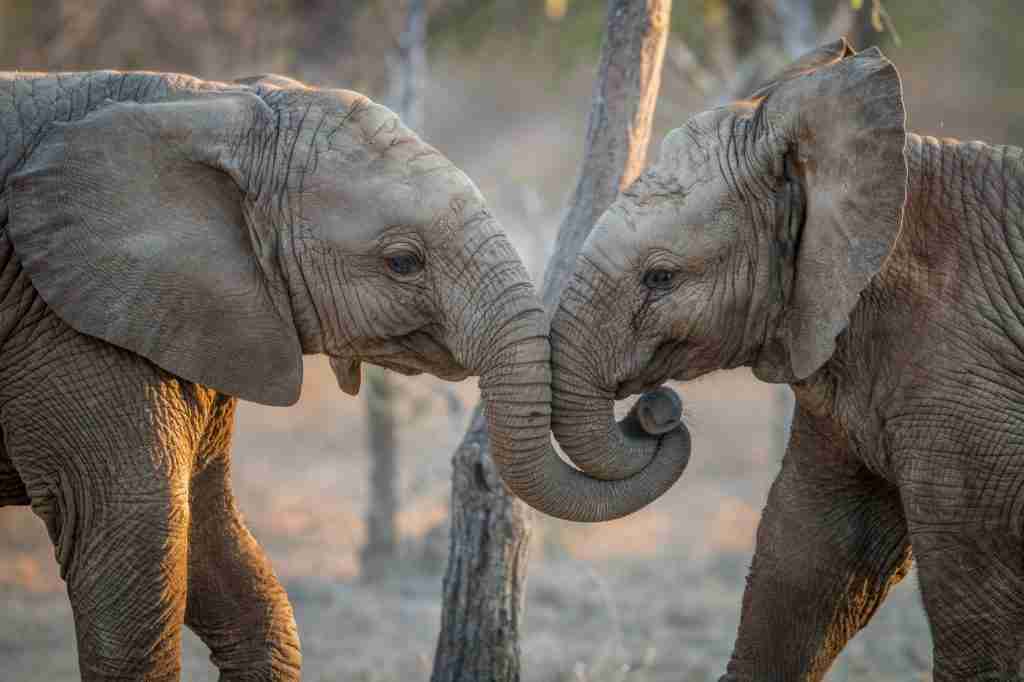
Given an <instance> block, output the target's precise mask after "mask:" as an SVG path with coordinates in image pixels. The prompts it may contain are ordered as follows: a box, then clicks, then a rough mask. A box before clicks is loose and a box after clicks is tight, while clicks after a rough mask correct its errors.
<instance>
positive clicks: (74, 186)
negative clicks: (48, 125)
mask: <svg viewBox="0 0 1024 682" xmlns="http://www.w3.org/2000/svg"><path fill="white" fill-rule="evenodd" d="M270 115H271V114H270V110H269V109H268V108H267V106H266V104H264V103H263V101H262V100H260V99H259V98H258V97H256V96H255V95H252V94H250V93H246V92H236V93H218V94H215V95H202V96H197V97H194V98H191V99H186V100H175V101H166V102H160V103H150V104H134V103H132V104H129V103H109V104H107V105H106V106H105V107H103V108H102V109H99V110H97V111H96V112H93V113H92V114H90V115H88V116H86V117H85V118H83V119H81V120H79V121H77V122H73V123H67V124H62V125H58V126H57V127H56V129H55V130H54V131H53V132H52V134H49V135H48V136H47V137H46V138H45V139H44V140H43V141H42V142H41V143H40V145H39V146H38V147H37V148H36V149H35V150H34V151H33V152H32V155H31V156H30V158H29V159H28V160H27V161H26V163H25V165H24V167H23V168H21V169H20V170H19V172H18V173H17V174H16V175H15V176H14V177H13V178H12V181H11V186H10V190H9V202H10V207H9V211H10V220H9V227H8V230H9V233H10V235H11V239H12V240H13V243H14V248H15V251H16V252H17V255H18V257H19V259H20V261H21V263H22V265H23V267H24V268H25V270H26V272H27V273H28V275H29V277H30V278H31V280H32V283H33V285H34V286H35V288H36V289H37V290H38V291H39V293H40V295H41V296H42V297H43V300H45V301H46V303H47V305H49V306H50V307H51V308H52V309H53V310H54V311H55V312H56V313H57V315H59V316H60V317H61V318H62V319H63V320H64V321H65V322H67V323H68V324H70V325H71V326H72V327H74V328H75V329H77V330H78V331H80V332H82V333H84V334H89V335H91V336H95V337H98V338H101V339H103V340H105V341H108V342H110V343H112V344H115V345H118V346H121V347H123V348H126V349H128V350H131V351H133V352H135V353H138V354H139V355H141V356H143V357H145V358H148V359H149V360H151V361H152V362H154V363H155V364H157V365H159V366H160V367H162V368H163V369H165V370H167V371H169V372H172V373H173V374H176V375H178V376H180V377H182V378H184V379H187V380H189V381H193V382H196V383H199V384H203V385H206V386H209V387H211V388H214V389H217V390H219V391H223V392H224V393H228V394H231V395H236V396H239V397H241V398H244V399H247V400H252V401H255V402H260V403H265V404H269V405H288V404H291V403H294V402H295V401H296V400H297V399H298V396H299V390H300V387H301V383H302V350H301V347H300V344H299V339H298V335H297V332H296V330H295V325H294V322H293V321H292V317H291V311H290V304H289V302H288V297H287V294H286V290H285V287H284V284H283V283H282V282H281V281H280V279H279V275H278V274H277V272H278V271H277V266H276V264H275V260H276V256H275V237H274V234H273V231H272V230H270V229H267V228H261V227H260V226H259V224H257V223H254V222H253V221H251V220H249V219H248V217H249V214H250V213H251V212H250V211H249V210H248V208H247V207H249V206H250V205H251V204H250V203H248V202H247V201H245V200H244V197H243V192H244V189H245V188H246V187H247V182H246V178H245V176H244V174H243V173H242V171H241V168H240V167H241V165H242V164H241V163H240V162H239V161H238V157H239V155H240V154H244V153H245V152H244V151H242V150H244V149H245V148H247V146H249V145H251V149H250V150H249V151H251V152H253V154H254V155H259V153H260V151H261V150H260V149H259V148H258V144H257V142H256V139H255V138H256V137H258V131H259V130H260V129H261V127H262V126H263V125H265V123H266V120H267V119H268V117H270ZM268 129H269V128H268Z"/></svg>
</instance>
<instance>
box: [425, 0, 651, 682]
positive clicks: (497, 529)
mask: <svg viewBox="0 0 1024 682" xmlns="http://www.w3.org/2000/svg"><path fill="white" fill-rule="evenodd" d="M670 9H671V0H610V1H609V3H608V15H607V26H606V30H605V36H604V44H603V46H602V50H601V62H600V67H599V70H598V75H597V80H596V82H595V84H594V97H593V105H592V107H591V110H590V117H589V122H588V126H587V137H586V142H585V145H586V146H585V150H584V159H583V164H582V167H581V169H580V176H579V180H578V182H577V184H576V190H575V192H574V193H573V197H572V200H571V201H572V203H571V205H570V207H569V211H568V213H567V214H566V217H565V219H564V220H563V222H562V225H561V227H560V229H559V232H558V238H557V242H556V247H555V252H554V254H552V256H551V260H550V262H549V263H548V269H547V272H546V274H545V278H544V288H543V290H542V296H543V299H544V302H545V305H547V306H548V309H549V310H551V309H552V308H553V306H554V305H555V304H556V302H557V300H558V297H559V295H560V293H561V290H562V287H563V285H564V283H565V281H566V279H567V278H568V276H569V274H570V273H571V272H572V270H573V266H574V264H575V261H576V254H577V253H578V251H579V249H580V246H581V245H582V244H583V241H584V240H585V239H586V237H587V235H588V234H589V233H590V230H591V229H592V228H593V225H594V222H595V220H596V219H597V217H598V216H600V214H601V213H602V212H603V211H604V210H605V209H606V208H607V207H608V205H609V204H610V203H611V202H612V200H613V199H614V198H615V195H616V194H617V193H618V191H619V189H621V188H622V187H625V186H626V185H628V184H629V183H630V182H632V181H633V180H634V179H635V178H636V176H637V175H638V174H639V173H640V170H641V169H642V167H643V164H644V158H645V155H646V152H647V142H648V140H649V138H650V132H651V120H652V119H653V117H654V105H655V101H656V99H657V95H658V86H659V84H660V77H661V63H662V57H663V55H664V51H665V40H666V37H667V34H668V24H669V12H670ZM453 466H454V472H453V475H452V501H451V524H452V525H451V538H450V545H449V551H448V567H447V570H446V572H445V576H444V601H443V607H442V612H441V633H440V636H439V637H438V642H437V651H436V653H435V657H434V671H433V675H432V676H431V682H470V681H474V682H475V681H477V680H488V681H489V682H517V681H518V680H519V679H520V661H519V624H520V618H521V616H522V612H523V605H524V597H525V589H524V588H525V582H526V566H527V552H528V549H529V536H530V525H529V514H528V509H527V508H526V506H525V505H524V504H523V503H522V502H520V501H519V500H518V499H516V498H514V497H513V496H511V495H510V494H509V492H508V490H507V489H506V488H505V484H504V483H503V482H502V480H501V478H500V477H499V476H498V475H497V472H496V470H495V468H494V464H493V463H492V461H491V456H490V444H489V441H488V439H487V432H486V428H485V424H484V420H483V419H482V417H481V416H480V408H479V407H477V409H476V411H475V413H474V417H473V420H472V423H471V425H470V427H469V432H468V433H467V434H466V437H465V439H464V440H463V442H462V445H461V446H460V447H459V449H458V450H457V451H456V453H455V456H454V457H453Z"/></svg>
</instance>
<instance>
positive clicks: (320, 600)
mask: <svg viewBox="0 0 1024 682" xmlns="http://www.w3.org/2000/svg"><path fill="white" fill-rule="evenodd" d="M673 5H674V7H673V12H672V15H673V18H672V29H671V36H670V38H669V44H668V48H667V52H666V59H665V67H664V73H663V77H662V86H661V95H660V99H659V102H658V108H657V116H656V125H655V134H654V137H653V140H654V142H652V145H656V144H657V141H658V140H660V139H661V137H662V136H663V135H664V134H665V132H667V131H668V130H669V129H671V128H673V127H676V126H678V125H681V124H682V123H684V122H685V120H686V119H687V117H688V116H689V115H690V114H691V113H693V112H696V111H699V110H701V109H704V108H707V107H709V106H712V105H715V104H718V103H720V102H722V101H724V100H727V99H729V98H731V97H734V96H738V95H742V94H743V88H744V87H745V86H749V85H752V84H755V81H756V80H757V79H758V78H761V77H767V76H769V75H770V72H765V71H766V70H768V71H770V69H771V68H775V67H776V66H777V65H781V64H783V63H785V61H786V60H785V59H783V60H782V61H779V62H778V64H776V63H775V62H777V61H778V60H779V59H780V56H779V55H782V56H784V57H786V59H788V58H791V57H792V56H795V55H796V54H799V52H800V51H802V50H804V49H807V48H810V47H812V46H814V45H816V44H818V43H820V42H824V41H825V40H826V39H832V38H835V37H837V36H838V35H839V34H840V33H843V34H848V35H851V37H852V38H853V42H854V43H855V44H856V47H858V48H862V47H866V46H869V45H871V44H876V43H877V44H880V45H881V46H882V47H883V49H884V51H885V52H886V54H887V55H888V56H889V57H890V58H891V59H892V60H893V61H894V62H895V63H896V65H897V67H898V68H899V70H900V72H901V74H902V77H903V84H904V88H905V94H906V100H907V108H908V112H909V114H908V115H909V124H910V128H911V129H912V130H914V131H915V132H919V133H925V134H931V135H936V136H948V137H961V138H968V139H975V138H977V139H984V140H987V141H990V142H995V143H1008V144H1021V143H1024V116H1022V114H1021V112H1022V111H1024V69H1021V68H1020V65H1021V64H1022V63H1024V59H1022V58H1024V45H1022V44H1021V43H1020V41H1018V40H1017V39H1016V37H1017V36H1018V35H1019V33H1020V30H1021V29H1024V15H1022V14H1021V13H1020V11H1019V7H1018V6H1017V5H1018V3H1016V2H1013V1H1012V0H1002V1H999V0H976V1H975V2H971V3H962V2H953V0H889V1H887V2H884V4H883V5H882V6H881V8H880V9H875V8H876V7H878V5H877V3H873V2H872V0H864V1H863V2H857V1H856V0H854V2H851V1H850V0H807V1H806V2H803V3H801V2H783V1H782V0H760V1H759V0H675V2H674V3H673ZM858 6H859V7H860V9H859V10H858V11H855V10H854V7H858ZM404 7H405V0H361V1H359V0H352V1H350V2H344V1H339V0H334V1H330V0H224V1H216V2H215V1H213V0H140V1H139V2H131V3H129V2H120V1H115V0H106V1H103V0H81V1H75V0H0V69H9V70H13V69H19V70H82V69H98V68H114V69H146V70H159V71H179V72H186V73H191V74H194V75H198V76H200V77H203V78H208V79H231V78H237V77H241V76H247V75H253V74H257V73H265V72H276V73H280V74H284V75H288V76H291V77H294V78H298V79H300V80H304V81H307V82H309V83H312V84H316V85H324V86H334V87H346V88H351V89H356V90H360V91H362V92H365V93H366V94H368V95H370V96H371V97H373V98H375V99H378V100H380V101H383V102H385V103H390V104H392V105H393V106H394V105H395V102H394V101H392V100H393V95H392V93H393V92H395V88H394V81H395V78H396V75H395V74H396V64H397V62H396V59H397V54H398V42H399V35H400V33H401V31H402V26H403V17H404ZM426 10H427V16H428V24H427V32H426V35H427V64H428V66H427V69H426V75H425V87H424V90H423V100H422V119H421V122H420V123H419V125H418V126H417V128H418V130H419V132H420V133H421V135H422V136H423V137H424V138H426V139H427V140H428V141H429V142H431V143H432V144H434V145H435V146H437V147H438V148H439V149H440V150H441V151H442V152H443V153H445V154H446V155H447V156H449V157H450V158H451V159H452V160H453V161H454V162H455V163H456V164H457V165H459V166H461V167H462V168H463V169H464V170H465V171H466V172H467V173H468V174H469V175H470V176H471V177H472V178H474V179H475V181H476V182H477V184H478V185H479V186H480V188H481V190H482V191H483V193H484V195H485V196H486V197H487V198H488V200H489V202H490V204H491V207H492V209H493V211H494V213H495V214H496V215H497V216H498V218H500V220H501V221H502V222H503V223H504V226H505V228H506V229H507V231H508V232H509V233H510V235H511V237H512V239H513V241H514V243H515V245H516V246H517V248H518V249H519V250H520V253H521V254H522V255H523V257H524V259H525V260H526V261H527V263H528V265H529V267H530V268H531V271H532V272H533V273H534V275H535V277H537V278H538V279H539V277H540V275H541V273H542V270H543V266H544V264H545V262H546V260H547V256H548V254H549V250H550V248H551V247H552V245H553V242H554V234H555V231H556V230H557V227H558V224H559V221H560V219H561V215H562V211H563V209H564V208H565V206H566V202H567V199H568V194H569V192H570V191H571V189H572V187H573V185H574V183H575V180H576V171H577V168H578V164H579V160H580V156H581V153H582V141H583V135H584V131H585V127H586V116H587V112H588V110H589V107H590V95H591V86H592V83H593V77H594V74H595V67H596V61H597V56H598V53H599V49H600V39H601V31H602V29H603V25H604V12H605V2H604V0H427V2H426ZM872 10H875V11H874V12H872ZM872 13H873V14H874V17H872ZM872 19H873V20H874V21H872ZM765 22H767V23H765ZM873 23H874V24H877V25H880V26H881V28H882V29H884V30H883V32H882V33H879V32H877V30H876V27H875V26H873V25H872V24H873ZM751 41H753V42H751ZM763 44H772V45H774V46H775V48H777V49H775V51H774V52H772V53H771V54H770V55H769V54H768V53H763V54H762V53H759V52H757V49H760V48H757V46H758V45H763ZM751 45H753V46H754V48H757V49H753V48H752V47H751ZM655 153H656V148H654V147H652V150H651V154H652V155H653V154H655ZM380 376H382V375H379V374H375V375H374V376H372V377H370V378H369V379H370V381H369V383H370V384H371V390H370V391H369V392H370V393H371V394H372V395H373V396H376V398H375V399H376V400H387V401H389V406H388V414H390V417H388V419H386V420H384V422H383V424H384V426H383V428H384V436H385V437H384V439H383V446H384V447H385V449H387V447H388V445H389V443H388V440H389V439H390V440H391V441H392V442H393V446H394V452H395V460H394V461H395V468H394V470H395V473H394V476H393V477H392V476H391V474H390V473H388V472H387V471H384V472H381V471H378V472H377V476H376V482H375V483H371V478H372V477H371V466H370V462H371V457H370V450H371V439H370V429H371V428H372V429H374V430H375V433H376V434H377V436H376V437H375V439H374V440H373V446H372V447H374V448H379V447H381V438H380V433H381V421H380V419H379V414H378V415H377V416H376V417H375V412H374V410H375V403H374V402H373V401H369V402H368V400H367V397H366V396H365V395H364V396H360V398H358V399H353V398H349V397H347V396H344V395H343V394H342V393H341V392H340V391H339V390H338V389H337V388H336V386H335V383H334V379H333V376H332V375H331V373H330V370H329V368H328V366H327V363H326V360H325V359H322V358H309V359H308V360H307V367H306V380H305V385H304V387H303V394H302V399H301V401H300V403H299V404H298V405H297V406H295V407H292V408H287V409H277V408H268V407H262V406H258V405H253V404H249V403H244V404H243V405H242V406H241V408H240V410H239V416H238V425H237V430H236V437H235V446H234V461H235V464H234V471H235V479H234V480H235V490H236V494H237V496H238V498H239V503H240V506H241V508H242V510H243V512H244V513H245V514H246V517H247V520H248V523H249V525H250V528H251V529H252V531H253V533H254V534H255V535H256V537H257V538H258V539H259V540H260V542H261V543H262V545H263V546H264V547H265V548H266V550H267V552H268V553H269V555H270V557H271V560H272V562H273V565H274V567H275V569H276V571H277V573H278V575H279V576H280V577H281V578H282V580H283V582H284V583H285V585H286V587H287V589H288V592H289V595H290V597H291V599H292V602H293V604H294V606H295V610H296V617H297V620H298V624H299V629H300V632H301V637H302V641H303V647H304V656H305V672H304V679H307V680H311V681H313V682H319V681H324V682H327V681H333V680H357V681H360V680H361V681H363V682H384V681H392V680H403V681H404V680H417V679H426V678H427V677H428V676H429V671H430V667H431V658H432V655H433V650H434V646H435V640H436V636H437V631H438V628H439V614H440V605H439V598H440V593H441V590H440V587H441V582H440V576H441V574H442V572H443V570H444V562H445V558H446V552H447V533H448V531H447V527H446V525H445V524H446V518H447V513H448V494H449V487H450V483H449V478H450V471H451V464H450V459H451V455H452V452H453V451H454V448H455V447H456V445H457V444H458V442H459V440H460V438H461V436H462V434H463V432H464V430H465V427H466V421H467V419H468V416H469V412H470V410H471V408H472V406H473V404H474V403H475V400H476V393H477V391H476V384H475V381H472V380H470V381H465V382H462V383H460V384H443V383H442V382H440V381H438V380H435V379H431V378H406V377H394V376H392V377H389V378H388V379H387V381H388V382H389V383H388V388H387V389H384V390H383V391H381V390H374V389H373V387H372V384H373V382H374V381H377V380H379V379H380ZM364 390H365V389H364ZM681 391H682V394H683V396H684V399H685V400H686V406H687V407H686V410H687V418H688V421H689V424H690V427H691V430H692V432H693V435H694V440H695V442H694V457H693V461H692V464H691V465H690V471H689V472H688V473H687V475H686V476H684V477H683V479H682V480H681V481H680V483H678V484H677V485H676V486H675V488H674V489H673V490H672V491H670V492H669V493H668V494H667V495H666V496H665V497H663V498H662V499H660V500H659V501H658V502H657V503H655V504H654V505H652V506H651V507H650V508H648V509H646V510H644V511H643V512H641V513H638V514H636V515H634V516H631V517H629V518H627V519H623V520H620V521H617V522H613V523H607V524H602V525H597V526H584V525H570V524H564V523H561V522H558V521H554V520H551V519H546V518H539V517H537V518H535V529H534V533H533V541H532V546H531V550H530V552H531V566H530V578H529V581H528V583H527V585H528V587H527V609H526V622H525V636H524V640H523V669H524V674H525V679H526V680H529V681H531V682H562V681H565V682H569V681H572V682H586V681H598V680H602V681H603V680H617V681H620V682H626V681H636V682H640V681H654V680H676V681H678V680H680V679H682V680H686V681H687V682H697V681H701V682H703V681H705V680H717V678H718V675H719V674H721V672H722V671H723V669H724V665H725V662H726V660H727V657H728V654H729V651H730V649H731V645H732V640H733V636H734V633H735V628H736V624H737V621H738V613H739V604H740V596H741V594H742V587H743V581H744V576H745V574H746V569H747V566H748V563H749V560H750V556H751V552H752V547H753V536H754V531H755V528H756V524H757V521H758V518H759V515H760V510H761V507H762V505H763V503H764V500H765V497H766V495H767V492H768V487H769V485H770V482H771V480H772V478H773V477H774V475H775V472H776V471H777V470H778V465H779V460H780V457H781V453H782V448H783V442H784V437H785V427H786V424H785V422H786V415H787V413H788V411H789V409H790V402H789V400H790V399H789V397H788V389H782V388H779V387H776V386H770V385H766V384H761V383H759V382H757V381H756V380H754V379H753V378H752V376H751V375H750V374H749V372H747V371H745V370H744V371H733V372H721V373H717V374H714V375H712V376H709V377H707V378H705V379H703V380H700V381H697V382H694V383H691V384H688V385H686V386H685V387H683V388H682V389H681ZM381 396H383V397H381ZM377 407H379V404H377ZM368 424H369V426H368ZM381 476H383V477H384V479H383V482H382V480H381ZM377 496H383V497H386V498H388V501H387V504H386V505H385V507H386V508H385V510H384V513H386V515H387V516H388V518H393V519H394V524H393V527H394V531H393V534H392V535H390V536H389V535H388V533H390V532H391V531H386V532H385V542H384V543H383V548H382V549H381V548H379V547H378V548H377V550H375V551H374V552H370V551H368V546H369V545H373V543H374V541H375V540H374V538H372V537H370V535H372V534H370V533H368V530H367V529H368V522H367V519H368V518H369V517H372V516H373V515H374V514H378V515H379V514H380V513H381V512H380V509H379V508H378V509H377V511H372V510H373V509H374V504H373V503H374V502H375V501H379V500H378V497H377ZM392 497H393V499H394V501H393V502H392V501H390V498H392ZM385 525H388V524H385ZM930 650H931V643H930V640H929V635H928V631H927V625H926V623H925V621H924V617H923V612H922V610H921V606H920V599H919V597H918V596H917V587H916V578H915V576H914V575H913V574H912V575H911V577H909V578H908V579H907V580H905V581H904V582H903V583H902V584H901V585H899V586H898V587H897V588H896V589H895V590H894V591H893V593H892V595H891V596H890V598H889V600H888V601H887V603H886V605H885V606H884V607H883V609H882V610H881V611H880V612H879V614H878V615H876V616H875V619H874V620H873V621H872V623H871V625H870V626H869V627H868V628H867V630H866V631H865V632H863V633H862V634H861V635H859V636H858V637H857V638H856V639H855V640H854V641H853V642H852V643H851V644H850V646H849V647H848V648H847V651H846V652H845V653H844V654H843V657H842V659H841V660H840V661H839V663H838V664H837V665H836V666H835V668H834V670H833V671H832V673H831V674H830V676H829V680H832V681H840V680H928V679H930V678H929V676H928V675H927V674H926V673H925V672H924V671H926V670H927V669H928V668H929V666H930ZM0 666H2V667H0V678H2V679H4V680H12V681H18V682H21V681H34V680H40V681H42V680H46V681H48V682H53V681H63V680H77V679H78V674H77V659H76V653H75V640H74V628H73V623H72V617H71V611H70V607H69V606H68V602H67V598H66V596H65V595H64V593H63V584H62V583H61V582H60V579H59V576H58V573H57V568H56V564H55V562H54V560H53V553H52V548H51V546H50V545H49V542H48V540H47V536H46V533H45V530H44V528H43V525H42V523H41V522H40V521H39V520H38V519H36V518H35V517H34V516H32V515H31V513H30V512H29V511H28V510H27V508H4V509H0ZM214 677H215V673H214V671H213V668H212V667H211V666H210V665H209V663H208V662H207V660H206V651H205V650H204V649H203V647H202V645H201V644H200V643H199V642H198V640H197V639H196V638H194V637H193V636H191V634H187V635H186V644H185V669H184V672H183V679H185V680H193V679H194V680H206V679H213V678H214Z"/></svg>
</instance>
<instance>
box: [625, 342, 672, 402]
mask: <svg viewBox="0 0 1024 682" xmlns="http://www.w3.org/2000/svg"><path fill="white" fill-rule="evenodd" d="M686 366H687V363H686V345H685V344H684V343H682V342H679V341H668V342H665V343H662V344H661V345H660V346H658V348H657V349H656V350H655V351H654V353H653V354H652V355H651V358H650V359H649V360H647V361H646V362H643V363H642V365H641V367H642V369H641V370H640V371H639V372H638V373H637V374H636V375H634V376H632V377H630V378H628V379H624V380H622V381H620V382H619V383H618V384H616V386H615V399H616V400H623V399H625V398H628V397H629V396H631V395H639V394H641V393H647V392H649V391H653V390H655V389H656V388H658V387H659V386H661V385H662V384H664V383H665V382H666V381H668V380H669V379H680V378H683V377H684V376H686V375H687V370H686Z"/></svg>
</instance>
